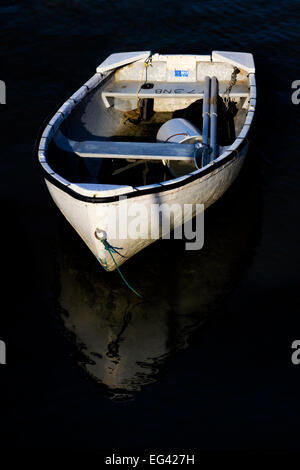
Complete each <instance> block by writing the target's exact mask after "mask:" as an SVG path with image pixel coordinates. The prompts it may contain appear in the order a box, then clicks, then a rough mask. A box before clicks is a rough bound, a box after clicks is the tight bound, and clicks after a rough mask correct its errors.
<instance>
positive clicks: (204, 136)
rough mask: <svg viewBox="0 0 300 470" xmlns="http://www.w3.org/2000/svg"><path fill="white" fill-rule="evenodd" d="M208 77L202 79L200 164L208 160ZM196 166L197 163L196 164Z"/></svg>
mask: <svg viewBox="0 0 300 470" xmlns="http://www.w3.org/2000/svg"><path fill="white" fill-rule="evenodd" d="M210 87H211V84H210V77H205V79H204V97H203V112H202V115H203V129H202V144H203V149H202V166H205V165H207V164H208V163H209V162H210V148H209V143H208V138H209V118H210ZM197 166H198V165H197Z"/></svg>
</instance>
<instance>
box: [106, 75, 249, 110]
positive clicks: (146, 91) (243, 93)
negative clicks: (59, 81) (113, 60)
mask: <svg viewBox="0 0 300 470" xmlns="http://www.w3.org/2000/svg"><path fill="white" fill-rule="evenodd" d="M139 85H140V83H139V82H136V81H129V80H128V81H126V80H122V81H116V82H113V83H110V84H108V85H107V87H106V88H105V89H104V90H103V92H102V98H103V100H104V103H105V106H106V107H110V106H111V104H112V103H111V100H108V98H122V99H132V98H135V97H136V95H137V91H138V88H139ZM227 86H228V83H227V82H226V83H222V82H220V83H219V94H220V95H221V96H222V94H223V93H224V92H225V90H226V88H227ZM203 94H204V82H154V83H153V87H152V88H141V89H140V91H139V94H138V96H139V98H141V99H143V98H168V97H169V98H174V97H179V98H203ZM230 96H231V97H238V98H246V97H248V96H249V87H248V86H247V85H246V84H237V85H235V86H234V87H233V88H232V91H231V93H230Z"/></svg>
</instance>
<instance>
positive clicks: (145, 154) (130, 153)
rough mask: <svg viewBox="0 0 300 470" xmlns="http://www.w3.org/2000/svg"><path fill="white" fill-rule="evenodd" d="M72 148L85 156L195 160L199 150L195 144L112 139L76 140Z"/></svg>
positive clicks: (79, 154) (77, 153) (76, 152)
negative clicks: (117, 140)
mask: <svg viewBox="0 0 300 470" xmlns="http://www.w3.org/2000/svg"><path fill="white" fill-rule="evenodd" d="M73 142H74V141H73ZM72 149H73V152H74V153H75V154H76V155H78V156H79V157H83V158H122V159H139V160H185V161H193V160H194V157H195V153H196V151H197V149H196V147H195V145H193V144H175V143H152V142H112V141H84V142H76V143H75V142H74V143H73V144H72Z"/></svg>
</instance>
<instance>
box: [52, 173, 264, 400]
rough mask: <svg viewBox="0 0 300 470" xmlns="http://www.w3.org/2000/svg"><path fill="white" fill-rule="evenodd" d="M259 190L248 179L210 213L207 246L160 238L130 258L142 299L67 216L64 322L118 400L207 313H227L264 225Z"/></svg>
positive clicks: (87, 364) (87, 363)
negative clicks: (108, 268)
mask: <svg viewBox="0 0 300 470" xmlns="http://www.w3.org/2000/svg"><path fill="white" fill-rule="evenodd" d="M253 192H254V190H253V189H252V191H249V185H247V184H246V185H245V181H243V180H242V182H241V183H240V184H239V185H238V187H237V186H235V185H234V187H233V189H232V190H230V191H229V193H228V195H226V196H225V197H224V198H223V199H222V200H221V201H219V203H217V204H216V205H215V206H214V207H212V208H211V209H210V210H209V211H208V212H206V213H205V224H206V226H205V242H204V247H203V249H202V250H200V251H185V249H184V241H182V240H175V241H174V240H161V241H158V242H156V243H154V244H153V245H151V246H149V247H148V248H147V249H146V250H144V251H143V252H142V253H140V254H139V255H138V256H135V257H134V258H133V259H132V260H130V261H128V262H127V263H125V265H123V266H122V273H123V274H124V276H125V278H126V279H128V281H129V282H130V283H131V284H132V285H133V287H134V288H135V289H136V290H137V291H138V292H140V293H141V294H142V295H143V297H144V298H143V299H142V300H141V299H139V298H138V297H137V296H135V295H134V294H133V293H132V292H131V291H130V290H129V289H128V288H127V287H126V286H125V285H124V284H123V281H122V280H121V278H120V277H119V275H118V273H117V272H116V271H115V272H113V273H106V272H105V271H104V270H102V268H101V267H100V266H99V265H98V263H97V260H96V259H94V258H93V257H92V256H90V254H89V252H88V250H87V249H86V247H85V246H84V245H83V244H82V243H81V242H80V240H79V239H78V238H77V236H76V235H74V236H73V231H72V230H71V229H69V228H68V227H67V226H66V224H65V222H64V221H62V227H61V232H62V233H61V234H62V237H61V238H60V248H61V256H60V282H61V292H60V305H61V307H62V309H61V310H62V318H63V322H64V325H65V328H66V330H67V331H68V332H69V333H70V335H69V336H70V337H72V338H73V340H74V342H75V344H76V346H77V347H78V348H79V350H80V351H81V354H80V359H79V360H78V362H79V363H80V365H81V366H83V367H84V369H85V370H86V371H87V372H88V374H89V375H91V376H92V377H93V378H94V379H96V380H97V381H98V382H100V383H102V384H104V385H105V386H106V387H107V388H108V390H109V391H110V392H111V393H110V394H111V396H112V398H113V399H130V397H132V396H134V392H137V391H139V390H141V388H142V387H143V386H145V385H147V384H150V383H152V382H153V381H155V377H156V376H157V372H158V371H159V367H160V365H161V364H162V363H164V362H165V361H166V359H167V358H168V357H169V356H170V355H171V354H173V353H174V352H175V351H178V350H179V349H181V348H184V347H186V346H187V345H188V342H189V337H190V335H191V334H192V333H193V332H194V331H195V330H196V329H197V328H199V326H201V325H202V324H203V323H204V322H205V320H206V319H207V318H208V315H214V314H217V313H218V312H219V313H220V311H221V312H222V305H223V304H224V301H225V300H226V296H227V295H228V292H230V291H231V289H232V287H233V286H234V285H235V284H236V281H237V280H240V279H241V277H242V276H243V272H244V271H245V269H246V267H247V265H248V264H249V260H250V259H251V255H252V252H253V245H254V244H255V238H256V235H255V233H256V234H257V225H258V224H257V219H258V217H257V215H258V211H257V204H255V202H254V201H255V197H252V196H253ZM237 193H238V194H237ZM255 222H256V223H255Z"/></svg>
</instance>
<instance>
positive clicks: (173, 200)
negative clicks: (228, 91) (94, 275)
mask: <svg viewBox="0 0 300 470" xmlns="http://www.w3.org/2000/svg"><path fill="white" fill-rule="evenodd" d="M247 150H248V143H247V144H246V145H244V146H243V148H242V149H241V150H240V151H239V152H237V153H236V155H235V156H234V157H233V158H231V159H230V160H229V161H227V162H226V163H224V165H222V166H219V167H218V168H216V169H215V170H213V171H211V172H209V173H208V174H206V175H204V176H200V175H199V177H198V178H197V179H194V180H192V181H191V182H189V183H187V184H184V185H182V186H179V187H176V188H174V189H170V190H168V189H167V185H166V186H165V187H164V188H163V190H162V191H161V192H153V193H150V194H144V195H143V194H140V195H139V194H138V193H137V195H136V196H135V197H131V198H128V199H126V198H122V197H121V198H120V199H119V200H117V201H113V202H105V201H104V202H96V203H94V202H88V201H84V200H80V199H76V198H74V197H72V195H70V194H68V193H67V192H66V191H64V190H62V189H60V188H58V187H57V186H56V185H54V184H52V183H51V182H50V181H49V180H47V179H46V180H45V181H46V184H47V187H48V189H49V192H50V194H51V196H52V198H53V200H54V202H55V204H56V205H57V206H58V208H59V209H60V211H61V212H62V213H63V215H64V216H65V217H66V219H67V220H68V221H69V223H70V224H71V225H72V226H73V227H74V229H75V230H76V231H77V233H78V234H79V235H80V237H81V238H82V239H83V240H84V242H85V243H86V244H87V246H88V247H89V249H90V250H91V251H92V253H93V254H94V255H95V257H96V258H97V260H98V261H99V262H100V264H101V265H102V266H103V267H104V268H105V269H106V270H107V271H113V270H115V269H116V267H117V266H121V265H122V264H123V263H124V262H125V261H126V260H128V259H129V258H131V257H132V256H134V255H135V254H136V253H138V252H139V251H141V250H142V249H143V248H145V247H147V246H148V245H150V244H151V243H153V242H154V241H155V240H156V239H157V237H155V238H153V237H152V236H151V230H152V234H153V227H151V223H153V219H152V218H151V214H152V212H151V206H153V205H155V204H156V205H160V206H161V205H163V204H164V205H166V206H168V207H172V211H173V216H174V219H173V218H172V224H171V227H170V228H171V230H172V229H176V228H177V227H178V226H180V225H182V213H183V207H184V205H186V204H189V205H196V204H203V205H204V208H205V209H207V208H208V207H209V206H210V205H212V204H213V203H214V202H216V201H217V200H218V199H219V198H220V197H221V196H222V194H224V192H225V191H226V190H227V189H228V188H229V187H230V185H231V184H232V183H233V181H234V180H235V179H236V177H237V176H238V174H239V172H240V170H241V168H242V165H243V163H244V160H245V157H246V154H247ZM170 183H171V181H170ZM125 204H126V211H125V207H124V205H125ZM137 204H139V205H142V206H143V213H142V220H140V222H141V223H140V225H141V226H142V227H144V228H145V227H146V229H144V231H143V232H142V233H141V234H140V236H134V237H132V236H130V233H129V234H128V233H125V234H124V230H123V233H121V234H120V230H117V233H115V232H116V231H115V230H111V228H112V226H113V225H112V222H113V221H112V219H113V218H116V217H117V218H118V217H119V215H120V211H122V210H123V209H124V210H123V214H125V216H126V214H133V213H134V211H135V207H136V205H137ZM127 222H128V220H123V223H124V224H125V225H126V226H127ZM160 228H161V227H160ZM99 231H103V232H105V233H106V235H107V242H108V243H109V245H110V246H111V247H116V248H118V249H116V251H113V252H112V254H111V250H108V249H107V245H106V246H105V244H104V243H103V242H102V241H101V240H99V238H97V232H99ZM113 232H114V233H113ZM135 235H136V234H135Z"/></svg>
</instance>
